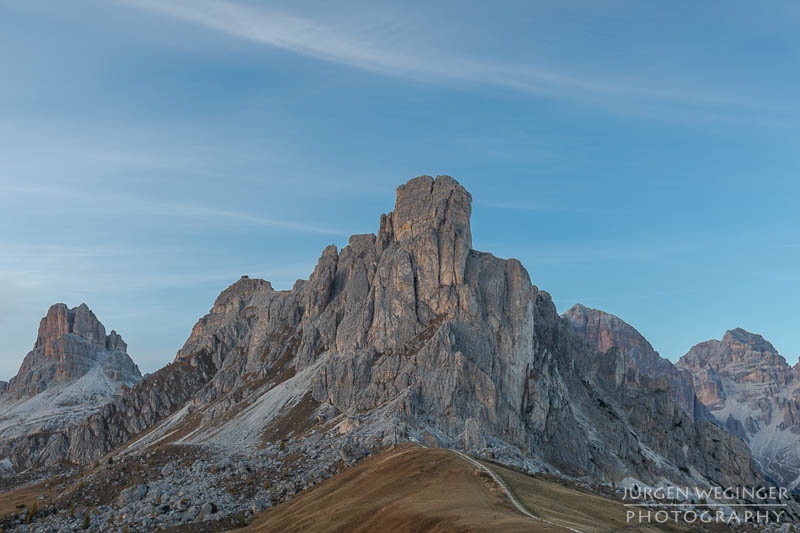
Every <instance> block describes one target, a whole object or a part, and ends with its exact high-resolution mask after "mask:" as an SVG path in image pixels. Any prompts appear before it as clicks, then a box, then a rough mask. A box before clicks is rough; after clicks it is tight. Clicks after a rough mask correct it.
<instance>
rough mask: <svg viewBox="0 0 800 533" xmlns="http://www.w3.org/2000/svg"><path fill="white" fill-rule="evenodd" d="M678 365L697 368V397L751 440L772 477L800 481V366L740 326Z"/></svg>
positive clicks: (793, 482)
mask: <svg viewBox="0 0 800 533" xmlns="http://www.w3.org/2000/svg"><path fill="white" fill-rule="evenodd" d="M677 364H678V366H679V367H681V368H685V369H688V370H689V371H691V372H692V374H693V376H694V384H695V390H696V393H697V397H698V398H699V399H700V401H702V402H703V403H704V404H705V405H706V406H708V408H709V409H710V410H711V412H712V413H713V414H714V415H715V416H716V417H717V419H718V420H719V421H720V422H721V423H724V424H725V426H726V427H727V428H728V430H729V431H731V433H734V434H736V435H739V436H741V437H742V438H744V439H745V440H747V441H748V442H749V443H750V446H751V448H752V449H753V450H754V452H755V455H756V457H757V458H758V460H759V462H760V463H761V464H762V466H763V467H764V469H765V471H766V472H767V473H768V474H769V475H770V476H772V477H773V478H774V479H776V480H779V481H780V482H781V483H782V484H785V485H787V486H792V487H795V486H798V484H800V448H798V446H797V443H798V441H797V434H799V433H800V401H798V400H800V394H798V391H799V390H800V384H798V375H797V370H795V369H793V368H792V367H790V366H789V365H788V364H787V362H786V359H784V358H783V357H782V356H781V355H780V354H779V353H778V351H777V350H776V349H775V347H774V346H773V345H772V344H771V343H770V342H769V341H767V340H766V339H764V337H762V336H761V335H757V334H755V333H750V332H749V331H746V330H744V329H742V328H736V329H732V330H729V331H727V332H726V333H725V335H723V337H722V340H709V341H705V342H701V343H700V344H697V345H696V346H693V347H692V348H691V349H690V350H689V352H688V353H687V354H686V355H684V356H683V357H681V359H680V360H679V361H678V363H677ZM795 368H797V367H795Z"/></svg>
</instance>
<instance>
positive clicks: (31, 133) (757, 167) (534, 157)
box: [0, 0, 800, 379]
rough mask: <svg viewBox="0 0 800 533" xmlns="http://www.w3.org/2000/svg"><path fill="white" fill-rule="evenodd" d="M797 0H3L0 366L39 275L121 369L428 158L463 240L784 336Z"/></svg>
mask: <svg viewBox="0 0 800 533" xmlns="http://www.w3.org/2000/svg"><path fill="white" fill-rule="evenodd" d="M799 57H800V5H798V4H797V3H796V2H780V1H776V2H770V3H769V4H758V3H753V2H739V1H729V2H689V1H685V2H684V1H679V2H651V1H627V0H624V1H613V0H612V1H608V2H591V1H573V0H558V1H548V2H536V1H524V2H492V3H487V2H469V1H464V0H460V1H457V2H456V1H440V2H410V1H409V2H379V1H374V0H371V1H366V2H351V1H341V2H309V1H305V0H294V1H291V2H289V1H279V2H257V1H246V0H236V1H234V0H173V1H170V2H163V1H160V0H111V1H109V0H102V1H101V0H74V1H72V2H60V1H45V0H41V1H36V2H31V1H30V0H5V1H3V2H2V3H0V72H2V82H1V83H0V228H2V229H0V379H8V378H10V377H11V376H13V375H14V374H15V373H16V371H17V369H18V367H19V364H20V362H21V360H22V358H23V357H24V356H25V354H26V353H27V352H28V351H29V350H30V349H31V348H32V346H33V342H34V341H35V339H36V332H37V327H38V323H39V320H40V319H41V317H42V316H44V314H45V313H46V311H47V308H48V307H49V306H50V305H51V304H53V303H56V302H64V303H66V304H68V305H69V306H71V307H72V306H77V305H79V304H80V303H81V302H86V303H87V304H88V305H89V306H90V307H91V308H92V309H93V310H94V311H95V313H96V314H97V316H98V318H99V319H100V320H101V321H102V322H103V323H104V324H105V326H106V328H107V329H108V330H111V329H115V330H117V331H118V332H120V333H121V334H122V336H123V338H124V339H125V340H126V341H127V343H128V345H129V350H128V351H129V353H130V354H131V356H132V357H133V358H134V360H135V361H136V362H137V363H139V365H140V367H141V368H142V370H143V372H152V371H154V370H156V369H158V368H159V367H161V366H163V365H164V364H166V363H167V362H169V361H170V360H171V359H172V358H173V357H174V355H175V353H176V351H177V350H178V349H179V348H180V347H181V345H182V344H183V342H184V341H185V340H186V338H187V337H188V335H189V333H190V331H191V328H192V325H193V324H194V323H195V322H196V321H197V320H198V319H199V318H200V317H201V316H202V315H204V314H205V313H206V312H207V311H208V309H210V307H211V306H212V304H213V301H214V299H215V297H216V296H217V294H219V292H220V291H221V290H223V289H224V288H225V287H226V286H228V285H229V284H231V283H233V282H234V281H236V280H237V279H238V278H239V277H240V276H241V275H243V274H248V275H250V276H251V277H263V278H266V279H269V280H271V281H272V283H273V285H274V286H275V287H276V288H289V287H291V285H292V284H293V283H294V281H295V280H296V279H298V278H307V277H308V275H309V274H310V273H311V271H312V269H313V267H314V265H315V264H316V261H317V259H318V257H319V254H320V253H321V251H322V249H323V248H324V247H325V246H326V245H328V244H331V243H333V244H336V245H337V246H340V247H341V246H344V245H345V244H346V243H347V238H348V236H349V235H350V234H354V233H370V232H377V229H378V221H379V216H380V214H381V213H384V212H388V211H390V210H391V209H392V206H393V203H394V191H395V188H396V187H397V186H398V185H400V184H401V183H404V182H405V181H407V180H408V179H410V178H412V177H415V176H418V175H422V174H429V175H437V174H448V175H451V176H453V177H455V178H456V179H457V180H459V181H460V182H461V183H462V184H463V185H464V186H465V187H466V188H467V189H468V190H469V191H470V192H471V193H472V196H473V199H474V201H473V216H472V232H473V246H474V248H476V249H478V250H482V251H488V252H492V253H494V254H495V255H498V256H500V257H516V258H518V259H520V260H521V261H522V262H523V264H524V265H525V266H526V268H527V269H528V271H529V272H530V275H531V279H532V281H533V282H534V283H535V284H536V285H537V286H538V287H540V288H542V289H545V290H547V291H549V292H550V293H551V294H552V296H553V298H554V301H555V303H556V306H557V308H558V310H559V312H563V311H565V310H566V309H568V308H569V307H570V306H571V305H573V304H574V303H576V302H581V303H583V304H585V305H587V306H590V307H595V308H599V309H603V310H606V311H608V312H611V313H614V314H616V315H618V316H620V317H621V318H623V319H624V320H626V321H627V322H629V323H631V324H632V325H634V326H635V327H636V328H637V329H638V330H639V331H641V332H642V333H643V334H644V335H645V336H646V337H647V338H648V339H649V340H650V341H651V343H652V344H653V345H654V347H655V348H656V349H657V350H658V351H659V352H660V353H661V354H662V355H663V356H665V357H668V358H670V359H672V360H675V359H677V358H678V357H680V356H681V355H683V354H684V353H685V352H686V351H688V349H689V348H690V347H691V346H692V345H694V344H696V343H697V342H700V341H703V340H707V339H710V338H720V337H721V336H722V335H723V334H724V332H725V331H726V330H728V329H732V328H735V327H743V328H745V329H747V330H749V331H753V332H756V333H760V334H762V335H764V337H765V338H767V339H768V340H770V341H771V342H772V343H773V344H774V345H775V346H776V347H777V348H778V350H779V351H780V353H781V354H783V355H784V356H785V357H786V358H787V360H788V361H789V362H790V364H794V363H795V362H796V361H797V358H798V355H800V327H798V317H800V312H799V311H800V308H799V306H798V302H800V283H798V272H800V232H798V229H799V228H800V212H798V208H797V207H798V205H797V204H798V199H799V198H800V179H799V178H800V174H799V173H798V170H800V146H798V139H800V137H799V136H798V133H799V130H800V121H799V120H798V119H800V106H798V103H797V86H798V83H800V69H798V68H797V60H798V58H799Z"/></svg>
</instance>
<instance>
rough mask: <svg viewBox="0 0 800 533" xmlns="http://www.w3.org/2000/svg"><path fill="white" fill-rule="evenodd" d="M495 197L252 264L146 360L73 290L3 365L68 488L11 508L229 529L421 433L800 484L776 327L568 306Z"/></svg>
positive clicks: (485, 446)
mask: <svg viewBox="0 0 800 533" xmlns="http://www.w3.org/2000/svg"><path fill="white" fill-rule="evenodd" d="M471 202H472V198H471V196H470V194H469V193H468V192H467V191H466V189H464V187H462V186H461V185H460V184H459V183H458V182H456V181H455V180H454V179H453V178H451V177H448V176H438V177H436V178H432V177H429V176H421V177H418V178H414V179H412V180H411V181H409V182H407V183H406V184H404V185H401V186H400V187H399V188H398V189H397V197H396V202H395V206H394V209H393V211H391V212H389V213H388V214H384V215H381V217H380V222H379V228H378V231H377V233H376V234H364V235H354V236H352V237H351V238H350V240H349V243H348V245H347V246H345V247H344V248H342V249H341V250H339V249H337V248H336V247H335V246H329V247H328V248H326V249H325V250H324V251H323V252H322V254H321V256H320V258H319V261H318V263H317V266H316V268H315V269H314V271H313V273H312V274H311V276H310V277H309V279H308V280H298V281H297V282H296V283H295V284H294V286H293V287H292V288H291V289H289V290H274V289H273V287H272V285H271V284H270V283H269V282H268V281H265V280H260V279H250V278H248V277H247V276H244V277H242V279H240V280H238V281H236V282H235V283H233V284H232V285H231V286H230V287H228V288H227V289H225V290H224V291H223V292H222V293H221V294H220V295H219V297H218V298H217V299H216V301H215V302H214V305H213V307H212V308H211V310H210V311H209V313H208V314H206V315H205V316H204V317H202V318H201V319H200V320H199V321H198V322H197V324H196V325H195V326H194V328H193V330H192V333H191V335H190V336H189V338H188V340H187V341H186V343H185V344H184V345H183V347H182V348H181V349H180V350H179V351H178V353H177V355H176V357H175V359H174V360H173V362H172V363H170V364H169V365H167V366H165V367H164V368H162V369H160V370H158V371H157V372H155V373H153V374H151V375H148V376H146V377H144V378H143V377H141V375H140V374H139V371H138V368H136V366H135V365H134V364H133V362H132V361H131V359H130V357H129V356H128V355H127V353H126V350H127V347H126V345H125V343H124V342H123V341H122V339H121V338H120V337H119V335H117V334H116V333H115V332H113V331H112V332H111V333H110V334H109V335H106V334H105V329H104V327H103V326H102V325H101V324H100V322H99V321H98V320H97V319H96V317H95V316H94V314H93V313H92V312H91V311H90V310H89V309H88V307H86V306H85V305H81V306H79V307H77V308H75V309H68V308H67V307H66V306H64V305H63V304H58V305H56V306H53V307H52V308H51V309H50V311H48V314H47V316H46V317H45V318H44V319H43V320H42V323H41V325H40V329H39V337H38V338H37V341H36V344H35V345H34V349H33V350H32V351H31V353H30V354H28V356H27V357H26V358H25V360H24V362H23V364H22V367H21V368H20V372H19V373H18V375H17V376H16V377H15V378H13V379H12V380H11V381H10V382H9V383H8V384H3V385H0V391H2V392H0V461H3V463H2V464H3V465H4V466H3V470H2V471H3V472H4V476H5V477H7V478H9V479H8V480H6V486H7V488H10V489H12V490H13V489H14V488H15V487H19V486H20V484H21V483H23V482H24V483H33V482H43V480H46V482H47V483H48V486H56V487H59V491H58V494H57V495H56V494H53V495H51V496H50V498H51V499H52V502H51V503H50V504H49V506H48V507H47V508H46V510H38V509H37V511H36V513H33V512H32V511H28V512H29V513H30V514H29V515H25V516H23V515H21V514H19V513H17V514H16V516H14V517H11V518H8V519H7V521H8V522H7V523H6V524H5V525H9V524H19V523H22V521H24V520H28V519H29V518H31V517H33V518H35V520H36V521H37V523H38V521H41V523H42V524H44V525H45V526H52V527H56V528H57V527H67V526H69V527H73V526H75V527H77V526H78V525H79V523H80V522H81V521H83V523H84V524H86V523H87V522H86V521H87V520H88V523H89V524H90V525H92V524H98V525H99V524H112V525H113V527H118V528H120V529H122V528H123V527H131V528H135V529H137V530H149V529H154V528H156V527H178V526H180V525H181V524H187V523H192V524H206V525H207V526H208V527H210V528H211V527H216V528H225V527H229V526H230V525H231V523H232V522H230V521H231V520H234V519H236V520H243V521H246V520H249V519H250V518H252V517H253V516H254V515H257V514H258V513H259V512H261V511H262V510H263V509H265V508H268V507H273V506H275V505H277V504H278V503H280V502H282V501H285V500H289V499H291V498H292V497H293V496H294V495H295V494H297V493H299V492H302V491H306V490H308V489H310V488H311V487H313V486H314V485H317V484H319V483H321V482H323V481H324V480H326V479H328V478H330V477H331V476H332V475H334V474H335V473H337V472H339V471H342V470H345V469H347V468H349V467H350V466H351V465H353V464H354V463H356V462H358V461H359V460H361V459H362V458H364V457H366V456H368V455H371V454H373V453H375V452H377V451H379V450H382V449H386V448H391V447H393V446H397V445H401V444H403V443H417V444H419V445H421V446H426V447H434V448H449V449H453V450H460V451H463V452H467V453H469V454H471V455H473V456H477V457H482V458H486V459H490V460H492V461H495V462H497V463H499V464H504V465H508V466H511V467H514V468H517V469H519V470H521V471H524V472H530V473H541V474H543V475H544V474H547V475H555V476H559V477H561V478H564V479H571V480H576V481H578V482H580V483H584V484H586V486H606V487H612V488H620V487H630V486H639V487H642V486H663V485H665V484H673V485H683V486H723V487H727V486H757V485H764V484H767V483H769V482H770V480H771V481H774V482H778V483H784V484H787V483H791V484H792V486H796V485H797V483H798V481H797V480H798V475H800V459H798V458H799V457H800V455H798V447H797V445H798V442H800V435H798V433H800V425H798V422H797V418H796V417H797V416H798V415H797V413H798V411H797V409H798V404H797V396H796V395H795V391H796V390H797V372H796V370H795V369H792V368H790V367H789V366H788V365H787V364H786V362H785V360H784V359H783V358H782V357H780V356H779V355H778V354H777V352H776V351H775V350H774V348H773V347H772V346H771V345H770V344H769V343H768V342H766V341H764V340H763V339H762V338H761V337H759V336H757V335H752V334H749V333H747V332H745V331H743V330H732V331H730V332H728V333H727V334H726V335H725V337H723V340H722V341H708V342H706V343H702V344H699V345H697V346H695V347H694V348H692V350H691V351H690V352H689V353H688V354H687V355H686V356H684V357H683V358H681V360H680V361H679V362H678V363H677V364H672V363H671V362H670V361H668V360H666V359H664V358H661V357H660V356H659V355H658V353H656V352H655V350H654V349H653V347H652V346H651V345H650V344H649V343H648V342H647V341H646V340H645V339H644V337H643V336H642V335H641V334H639V333H638V332H637V331H636V330H635V329H634V328H633V327H632V326H630V325H628V324H627V323H625V322H623V321H622V320H621V319H619V318H617V317H614V316H613V315H610V314H607V313H604V312H602V311H598V310H594V309H589V308H586V307H584V306H581V305H576V306H574V307H573V308H571V309H570V310H569V311H567V312H566V313H565V314H564V315H561V316H559V315H558V313H557V312H556V308H555V306H554V304H553V302H552V299H551V297H550V295H549V294H548V293H547V292H546V291H544V290H541V289H540V288H538V287H537V286H536V285H534V284H532V283H531V280H530V277H529V275H528V272H527V271H526V269H525V268H524V267H523V265H522V264H521V263H520V262H519V261H517V260H515V259H500V258H497V257H495V256H493V255H491V254H489V253H485V252H479V251H476V250H474V249H473V248H472V238H471V226H470V214H471ZM76 506H77V507H80V508H84V509H88V508H89V507H91V508H93V509H94V512H91V513H90V512H89V511H84V512H83V515H82V517H81V516H77V515H75V514H74V513H72V516H70V514H65V513H64V512H62V511H64V510H65V509H70V508H74V507H76ZM15 520H16V522H15Z"/></svg>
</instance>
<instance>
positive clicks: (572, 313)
mask: <svg viewBox="0 0 800 533" xmlns="http://www.w3.org/2000/svg"><path fill="white" fill-rule="evenodd" d="M564 317H566V318H567V320H568V321H569V324H570V328H571V329H572V331H573V332H575V333H577V334H578V335H579V336H581V337H583V338H585V339H586V340H587V341H589V342H590V343H591V344H593V345H594V346H595V347H596V348H597V349H598V350H599V351H601V352H607V351H608V350H609V349H610V348H611V347H612V346H616V347H617V348H619V349H620V350H622V352H623V353H625V354H626V355H627V356H629V357H631V358H633V359H634V360H635V361H636V362H637V363H639V364H640V365H641V364H642V363H648V364H652V362H653V361H654V360H655V359H656V358H658V353H657V352H656V351H655V350H654V349H653V346H652V345H651V344H650V342H648V341H647V339H645V338H644V336H642V334H641V333H639V332H638V331H637V330H636V328H634V327H633V326H631V325H630V324H628V323H627V322H625V321H624V320H622V319H621V318H619V317H617V316H615V315H612V314H611V313H606V312H605V311H601V310H599V309H592V308H590V307H586V306H585V305H583V304H579V303H578V304H575V305H573V306H572V307H570V308H569V309H568V310H567V312H566V313H564Z"/></svg>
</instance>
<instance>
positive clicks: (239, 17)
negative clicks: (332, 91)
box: [119, 0, 749, 119]
mask: <svg viewBox="0 0 800 533" xmlns="http://www.w3.org/2000/svg"><path fill="white" fill-rule="evenodd" d="M119 1H120V2H121V3H122V4H125V5H127V6H132V7H136V8H140V9H143V10H147V11H151V12H155V13H159V14H162V15H166V16H170V17H173V18H176V19H179V20H182V21H184V22H188V23H191V24H195V25H198V26H202V27H206V28H209V29H212V30H215V31H217V32H220V33H223V34H226V35H230V36H233V37H236V38H239V39H244V40H248V41H252V42H255V43H259V44H263V45H267V46H271V47H275V48H279V49H283V50H287V51H290V52H294V53H297V54H302V55H306V56H310V57H314V58H317V59H321V60H324V61H329V62H333V63H338V64H343V65H347V66H350V67H354V68H358V69H362V70H366V71H371V72H376V73H380V74H386V75H391V76H397V77H403V78H409V79H413V80H416V81H423V82H432V83H448V82H458V83H460V84H465V83H466V84H476V85H495V86H500V87H505V88H510V89H513V90H517V91H522V92H529V93H534V94H540V95H544V96H549V97H556V98H568V99H574V100H580V101H583V102H587V103H590V104H601V105H606V106H607V105H617V106H619V105H620V104H624V109H625V110H626V112H628V113H631V114H647V113H651V112H652V109H648V106H653V105H654V104H662V105H663V104H674V105H679V106H685V107H689V108H694V107H697V106H703V107H707V108H709V111H710V112H713V111H714V110H715V109H716V110H717V112H719V110H720V109H722V108H725V107H726V106H727V107H731V106H736V107H737V108H738V109H739V110H740V111H741V110H742V109H743V108H744V107H749V106H748V104H747V103H746V102H741V101H738V100H736V99H733V98H731V97H728V96H725V95H723V94H720V91H708V90H707V88H704V89H701V88H699V87H698V88H695V89H694V90H691V89H689V90H687V89H684V88H681V87H678V88H670V86H671V84H670V83H667V82H666V81H665V80H643V79H638V78H633V77H624V78H620V77H615V78H613V79H605V80H604V79H595V78H590V77H587V76H583V75H577V74H571V73H567V72H562V71H559V70H556V69H553V68H545V67H541V66H537V65H531V64H511V63H504V62H501V61H495V60H485V59H479V58H474V57H463V56H458V55H447V53H446V52H443V51H441V50H431V49H415V48H414V47H409V46H408V45H405V46H401V45H398V43H396V42H395V40H393V39H390V38H382V36H381V35H380V32H375V31H361V28H357V29H352V28H351V29H340V28H335V27H333V26H330V25H326V24H323V23H322V22H319V21H316V20H313V19H311V18H307V17H300V16H296V15H291V14H287V13H284V12H279V11H276V10H270V9H268V8H267V7H264V6H259V8H258V9H256V8H253V7H249V6H247V7H246V6H244V5H241V4H239V3H236V2H234V1H230V0H191V1H190V0H173V1H170V2H164V1H161V0H119ZM672 86H673V87H674V84H672ZM665 87H667V88H666V89H665ZM631 100H634V101H631ZM709 116H710V117H711V118H716V119H720V118H723V117H722V116H717V115H715V114H714V113H711V114H710V115H709ZM695 118H697V117H695Z"/></svg>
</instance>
